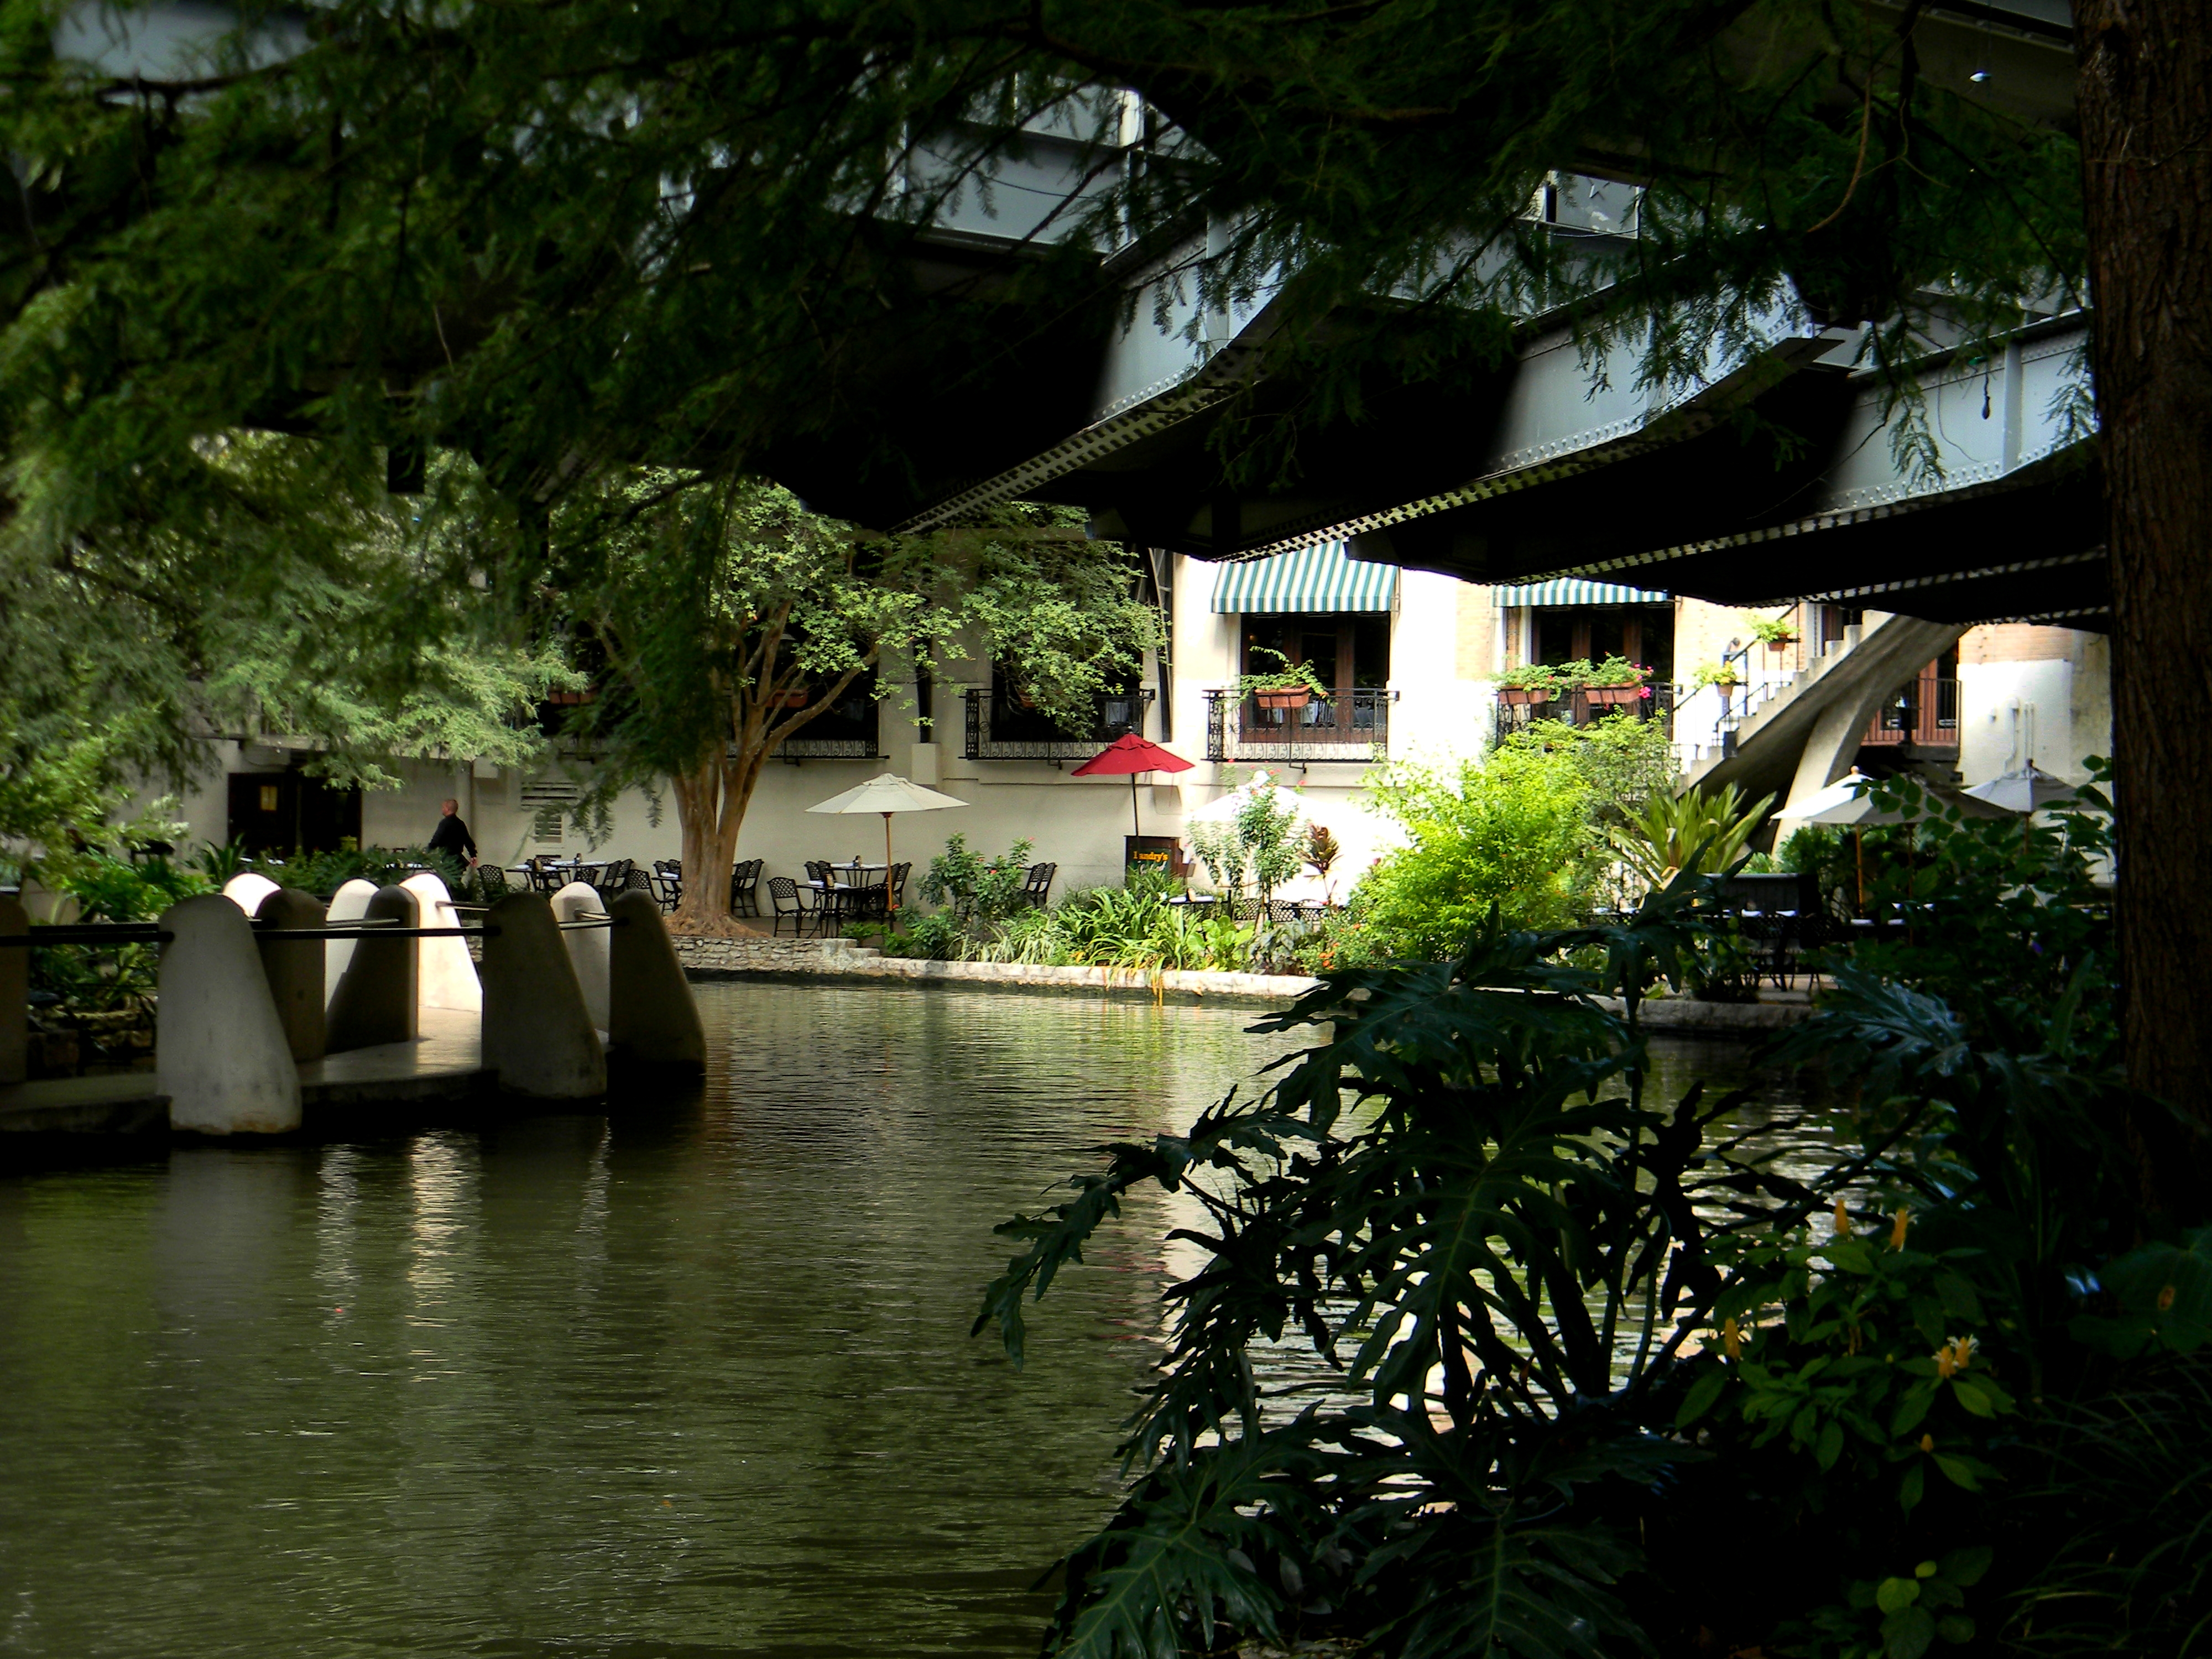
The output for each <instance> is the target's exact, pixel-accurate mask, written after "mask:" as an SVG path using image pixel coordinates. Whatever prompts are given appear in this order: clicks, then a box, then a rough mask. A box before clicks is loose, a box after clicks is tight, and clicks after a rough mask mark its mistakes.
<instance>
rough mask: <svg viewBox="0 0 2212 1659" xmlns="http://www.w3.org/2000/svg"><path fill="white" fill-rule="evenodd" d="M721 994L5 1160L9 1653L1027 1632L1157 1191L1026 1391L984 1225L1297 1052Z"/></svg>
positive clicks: (1137, 1372) (1053, 1337)
mask: <svg viewBox="0 0 2212 1659" xmlns="http://www.w3.org/2000/svg"><path fill="white" fill-rule="evenodd" d="M702 993H703V1000H704V1002H705V1004H706V1006H707V1009H708V1015H709V1020H710V1030H711V1031H712V1033H713V1041H714V1044H715V1048H716V1053H715V1054H714V1068H713V1071H712V1073H710V1076H709V1078H708V1082H707V1085H706V1086H705V1087H704V1088H703V1089H701V1090H698V1091H693V1092H690V1093H684V1094H680V1095H677V1096H672V1097H665V1098H659V1099H655V1100H653V1101H649V1102H646V1103H641V1104H640V1105H639V1106H637V1107H636V1108H635V1109H631V1110H629V1111H627V1112H625V1114H623V1115H622V1116H621V1117H620V1118H618V1119H617V1120H615V1121H609V1120H607V1119H605V1118H600V1117H583V1116H573V1117H549V1118H539V1119H534V1120H531V1121H521V1122H514V1123H507V1124H502V1125H500V1126H498V1127H494V1128H489V1129H486V1130H485V1131H483V1133H435V1134H422V1135H416V1136H410V1137H406V1138H394V1139H391V1140H388V1141H383V1142H377V1141H365V1142H362V1143H357V1144H353V1145H348V1146H325V1147H292V1148H264V1149H256V1150H241V1151H230V1150H225V1149H220V1148H194V1149H191V1150H185V1151H179V1152H177V1153H176V1154H175V1155H174V1156H173V1157H172V1158H171V1159H170V1160H169V1161H168V1163H167V1165H166V1166H160V1165H155V1166H146V1167H135V1168H125V1169H117V1170H76V1171H70V1172H63V1173H53V1174H47V1175H41V1176H24V1177H15V1178H9V1179H6V1180H0V1457H4V1459H5V1467H6V1468H7V1470H8V1474H9V1479H8V1480H6V1481H5V1482H4V1483H0V1651H5V1652H11V1653H23V1654H30V1655H52V1656H68V1659H99V1656H110V1655H113V1656H131V1659H141V1656H149V1655H161V1656H188V1659H202V1656H228V1655H240V1656H247V1655H251V1656H254V1659H266V1656H274V1655H283V1654H295V1653H297V1654H310V1653H312V1654H314V1655H316V1656H331V1659H351V1656H357V1655H358V1656H367V1655H370V1654H375V1655H379V1656H389V1655H392V1654H401V1655H407V1654H424V1655H431V1654H435V1655H440V1656H445V1655H454V1654H469V1653H474V1654H480V1655H513V1656H525V1655H529V1656H538V1655H543V1656H552V1655H561V1656H606V1659H615V1656H621V1659H655V1656H670V1659H675V1656H682V1659H708V1656H731V1659H735V1656H744V1659H767V1656H776V1659H800V1656H833V1655H868V1656H891V1655H902V1656H903V1655H909V1654H933V1653H939V1654H977V1655H998V1654H1004V1655H1009V1656H1011V1655H1016V1654H1021V1655H1027V1654H1030V1653H1032V1652H1034V1650H1035V1645H1036V1632H1037V1629H1038V1625H1039V1620H1040V1619H1041V1617H1042V1611H1043V1607H1044V1600H1043V1598H1042V1597H1041V1596H1038V1595H1033V1594H1031V1593H1030V1590H1029V1588H1028V1587H1029V1585H1030V1583H1031V1582H1032V1580H1033V1579H1034V1577H1035V1576H1036V1572H1037V1571H1038V1570H1039V1569H1040V1567H1041V1566H1042V1565H1044V1564H1045V1563H1047V1562H1048V1561H1049V1560H1050V1559H1052V1558H1053V1556H1054V1555H1055V1554H1056V1553H1058V1552H1059V1551H1060V1550H1061V1549H1063V1548H1064V1547H1066V1546H1067V1545H1069V1544H1070V1543H1073V1541H1076V1540H1078V1539H1079V1538H1080V1537H1081V1536H1082V1535H1083V1534H1085V1532H1086V1531H1087V1530H1088V1529H1090V1528H1092V1527H1093V1526H1095V1525H1096V1524H1097V1522H1098V1521H1099V1520H1100V1519H1101V1518H1102V1517H1103V1515H1104V1514H1105V1513H1106V1511H1107V1510H1108V1509H1109V1506H1110V1504H1111V1503H1112V1500H1113V1480H1112V1474H1113V1472H1112V1467H1111V1462H1110V1453H1111V1448H1112V1445H1113V1443H1114V1440H1115V1428H1116V1425H1118V1423H1119V1422H1120V1421H1121V1419H1122V1418H1123V1417H1124V1416H1125V1415H1126V1414H1127V1410H1128V1408H1129V1406H1130V1404H1131V1390H1132V1389H1133V1388H1135V1387H1137V1386H1138V1385H1139V1383H1141V1382H1142V1380H1143V1378H1144V1376H1145V1374H1146V1366H1147V1365H1148V1364H1150V1363H1151V1361H1152V1358H1153V1357H1154V1355H1155V1354H1156V1352H1157V1348H1156V1346H1155V1339H1156V1336H1157V1333H1158V1310H1157V1305H1156V1302H1155V1297H1156V1295H1157V1291H1158V1288H1159V1285H1160V1283H1161V1281H1162V1277H1163V1274H1164V1271H1165V1263H1164V1257H1163V1253H1162V1251H1163V1247H1162V1244H1161V1243H1160V1235H1161V1233H1162V1231H1164V1224H1165V1222H1166V1220H1167V1218H1168V1212H1167V1211H1166V1210H1165V1208H1164V1207H1163V1206H1161V1205H1160V1204H1159V1203H1158V1202H1157V1201H1155V1200H1151V1199H1140V1200H1139V1201H1138V1202H1137V1204H1136V1205H1135V1206H1133V1207H1134V1210H1135V1213H1134V1214H1133V1215H1132V1216H1131V1218H1130V1220H1129V1223H1128V1225H1126V1226H1124V1227H1123V1228H1122V1229H1121V1230H1119V1231H1116V1232H1115V1233H1114V1234H1113V1235H1112V1236H1111V1237H1109V1238H1108V1239H1107V1240H1105V1241H1104V1242H1103V1244H1102V1245H1101V1247H1100V1248H1099V1249H1096V1250H1094V1251H1093V1252H1091V1265H1090V1267H1088V1269H1087V1270H1085V1271H1083V1272H1079V1273H1074V1274H1072V1275H1070V1276H1068V1277H1066V1278H1064V1279H1062V1280H1061V1281H1060V1285H1058V1286H1057V1287H1056V1288H1055V1291H1054V1296H1053V1298H1052V1302H1051V1304H1048V1308H1047V1310H1046V1314H1045V1316H1044V1317H1043V1318H1042V1320H1041V1322H1039V1323H1038V1324H1037V1325H1036V1327H1035V1328H1034V1334H1033V1343H1032V1349H1033V1357H1032V1360H1031V1364H1030V1369H1029V1370H1028V1371H1027V1372H1025V1373H1024V1374H1022V1375H1020V1376H1015V1375H1013V1374H1012V1373H1011V1372H1010V1371H1009V1370H1007V1368H1006V1366H1005V1364H1003V1362H1001V1361H1000V1358H998V1356H997V1352H996V1350H995V1347H994V1346H993V1345H992V1344H991V1343H990V1342H989V1341H988V1340H978V1341H972V1342H971V1341H970V1340H969V1339H968V1337H967V1328H968V1324H969V1320H970V1318H971V1317H972V1316H973V1313H974V1310H975V1298H976V1294H977V1291H978V1288H979V1287H980V1285H981V1284H982V1282H983V1281H984V1280H985V1279H988V1278H989V1277H990V1276H991V1275H992V1274H993V1273H995V1272H996V1271H997V1270H998V1268H999V1267H1000V1265H1001V1264H1002V1263H1003V1261H1004V1259H1005V1257H1006V1255H1007V1254H1008V1253H1009V1249H1008V1247H1007V1246H1006V1244H1005V1243H1002V1242H1000V1241H997V1240H994V1239H993V1238H992V1237H991V1235H990V1227H991V1225H992V1224H993V1223H994V1222H996V1221H998V1220H1000V1219H1001V1218H1004V1217H1005V1216H1006V1214H1007V1213H1009V1212H1012V1210H1014V1209H1016V1208H1018V1207H1025V1206H1034V1205H1035V1204H1036V1202H1037V1201H1038V1200H1040V1198H1041V1197H1042V1194H1043V1191H1044V1188H1045V1186H1046V1183H1047V1182H1050V1181H1052V1180H1053V1179H1054V1178H1056V1177H1058V1176H1061V1175H1064V1174H1066V1173H1067V1172H1068V1171H1070V1170H1073V1169H1076V1168H1079V1167H1083V1166H1085V1164H1087V1163H1088V1162H1089V1161H1090V1160H1089V1159H1088V1158H1086V1157H1085V1155H1084V1153H1083V1152H1082V1151H1081V1149H1082V1148H1084V1147H1085V1146H1093V1145H1096V1144H1097V1143H1098V1142H1101V1141H1103V1140H1107V1139H1115V1138H1120V1137H1124V1136H1148V1135H1151V1134H1152V1133H1158V1132H1160V1131H1162V1130H1164V1129H1170V1128H1176V1127H1182V1126H1183V1125H1185V1124H1187V1123H1188V1121H1189V1120H1190V1119H1191V1117H1192V1116H1193V1115H1195V1113H1196V1112H1197V1111H1198V1110H1199V1109H1200V1108H1201V1107H1202V1106H1203V1105H1205V1104H1206V1103H1209V1102H1211V1101H1212V1100H1213V1099H1216V1098H1218V1097H1219V1095H1220V1094H1221V1093H1222V1092H1224V1091H1225V1090H1226V1089H1228V1088H1229V1087H1230V1086H1231V1085H1232V1084H1234V1083H1236V1082H1237V1081H1238V1080H1239V1079H1243V1078H1246V1077H1248V1076H1249V1074H1250V1073H1252V1072H1253V1071H1254V1070H1255V1068H1256V1067H1257V1066H1259V1065H1261V1064H1262V1063H1264V1062H1265V1061H1266V1060H1270V1059H1273V1057H1274V1056H1275V1055H1276V1054H1279V1053H1280V1052H1282V1051H1283V1049H1284V1048H1285V1046H1286V1045H1285V1042H1284V1041H1283V1040H1282V1039H1280V1038H1254V1037H1251V1036H1247V1035H1246V1034H1245V1032H1244V1029H1243V1028H1244V1027H1245V1026H1246V1025H1247V1024H1249V1023H1250V1020H1251V1018H1252V1016H1251V1015H1250V1013H1249V1012H1246V1011H1241V1010H1229V1009H1209V1008H1197V1009H1191V1008H1178V1009H1174V1010H1170V1011H1166V1012H1162V1011H1158V1010H1155V1009H1153V1008H1152V1007H1151V1006H1147V1005H1146V1004H1143V1003H1133V1002H1125V1003H1097V1002H1085V1001H1062V1000H1044V999H1032V998H1024V997H1007V996H994V995H989V994H961V993H948V992H945V991H941V990H933V991H915V990H908V989H900V988H884V987H855V988H852V989H834V988H832V989H825V988H820V987H738V986H714V987H702ZM1725 1053H1726V1054H1728V1055H1729V1056H1731V1057H1734V1058H1735V1059H1736V1060H1737V1061H1738V1063H1739V1064H1740V1055H1739V1054H1736V1052H1735V1051H1734V1050H1729V1051H1725Z"/></svg>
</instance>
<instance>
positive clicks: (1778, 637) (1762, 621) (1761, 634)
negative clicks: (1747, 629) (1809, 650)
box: [1751, 617, 1797, 645]
mask: <svg viewBox="0 0 2212 1659" xmlns="http://www.w3.org/2000/svg"><path fill="white" fill-rule="evenodd" d="M1751 636H1752V638H1753V639H1755V640H1757V641H1759V643H1760V644H1761V645H1784V644H1786V643H1788V642H1789V641H1791V640H1794V639H1796V637H1797V634H1796V629H1794V628H1792V627H1791V626H1790V619H1789V618H1788V617H1753V618H1752V623H1751Z"/></svg>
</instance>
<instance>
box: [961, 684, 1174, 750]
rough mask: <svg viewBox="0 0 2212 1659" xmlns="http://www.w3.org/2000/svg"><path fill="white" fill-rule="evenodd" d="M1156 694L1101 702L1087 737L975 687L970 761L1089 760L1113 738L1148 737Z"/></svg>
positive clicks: (1141, 692)
mask: <svg viewBox="0 0 2212 1659" xmlns="http://www.w3.org/2000/svg"><path fill="white" fill-rule="evenodd" d="M1153 696H1154V693H1153V692H1152V688H1150V687H1149V686H1146V687H1141V688H1139V689H1138V690H1133V691H1115V692H1112V693H1109V695H1107V696H1103V697H1100V698H1098V699H1097V701H1096V703H1095V704H1094V718H1093V719H1092V720H1091V729H1090V730H1089V731H1088V732H1067V731H1065V730H1063V729H1062V728H1061V727H1060V726H1057V725H1055V724H1054V722H1053V720H1052V717H1051V716H1050V715H1048V714H1046V713H1045V712H1044V711H1043V710H1042V709H1040V708H1025V707H1024V705H1023V704H1022V702H1020V700H1019V699H1018V698H1016V697H1013V696H1007V695H1006V694H1005V693H1004V692H998V693H994V692H991V691H987V690H983V689H982V688H981V687H980V686H979V687H977V688H975V690H970V691H969V693H968V743H967V748H966V750H965V751H964V752H965V753H966V755H967V757H968V758H969V760H972V761H1050V762H1052V763H1054V765H1057V764H1059V763H1060V762H1061V761H1072V760H1089V759H1090V758H1091V757H1092V756H1093V755H1095V754H1097V752H1098V751H1099V750H1101V749H1103V748H1104V747H1105V746H1106V745H1107V744H1109V743H1111V742H1113V741H1114V739H1115V738H1119V737H1121V736H1123V735H1125V734H1126V733H1128V732H1135V733H1137V735H1138V736H1139V737H1142V736H1143V735H1144V732H1145V709H1146V705H1148V704H1149V703H1150V702H1152V697H1153Z"/></svg>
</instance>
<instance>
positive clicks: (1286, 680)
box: [1237, 645, 1328, 709]
mask: <svg viewBox="0 0 2212 1659" xmlns="http://www.w3.org/2000/svg"><path fill="white" fill-rule="evenodd" d="M1252 655H1254V656H1255V657H1273V659H1275V660H1276V661H1277V662H1279V663H1280V664H1282V666H1281V667H1280V668H1279V669H1277V670H1275V671H1273V673H1267V674H1247V675H1245V676H1244V677H1243V678H1242V679H1240V680H1238V681H1237V696H1239V697H1250V698H1252V699H1253V700H1254V701H1255V702H1257V703H1258V704H1259V705H1260V707H1261V708H1274V709H1292V708H1304V707H1305V706H1306V705H1307V704H1308V703H1310V702H1312V701H1313V700H1314V699H1315V698H1316V697H1326V696H1328V687H1327V686H1325V685H1323V684H1322V683H1321V678H1320V676H1318V675H1316V673H1315V672H1314V671H1313V667H1312V665H1311V664H1310V663H1303V662H1295V663H1294V662H1292V661H1291V659H1289V658H1288V657H1286V656H1285V655H1284V654H1283V653H1281V652H1279V651H1271V650H1269V649H1268V648H1267V647H1266V646H1264V645H1260V646H1255V647H1252Z"/></svg>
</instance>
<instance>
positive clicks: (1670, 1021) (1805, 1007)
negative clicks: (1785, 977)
mask: <svg viewBox="0 0 2212 1659" xmlns="http://www.w3.org/2000/svg"><path fill="white" fill-rule="evenodd" d="M1599 1000H1600V1001H1601V1002H1602V1003H1604V1005H1605V1006H1607V1008H1609V1009H1611V1010H1612V1011H1613V1012H1614V1013H1616V1014H1618V1013H1621V1012H1626V1011H1625V1009H1624V1008H1623V1006H1622V1004H1621V1001H1620V998H1619V997H1601V998H1600V999H1599ZM1640 1012H1641V1016H1642V1018H1643V1020H1644V1029H1645V1030H1651V1031H1683V1032H1691V1031H1694V1032H1698V1033H1699V1034H1701V1035H1709V1036H1725V1035H1728V1034H1730V1033H1735V1034H1737V1035H1741V1036H1760V1035H1763V1034H1764V1033H1765V1032H1768V1031H1779V1030H1784V1029H1785V1028H1787V1027H1789V1026H1791V1025H1795V1024H1797V1023H1798V1022H1799V1021H1800V1020H1803V1019H1808V1018H1811V1017H1812V1013H1813V1005H1812V1004H1811V1003H1809V1002H1700V1001H1699V1000H1697V998H1695V997H1657V998H1646V999H1645V1000H1644V1004H1643V1006H1642V1008H1641V1010H1640Z"/></svg>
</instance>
